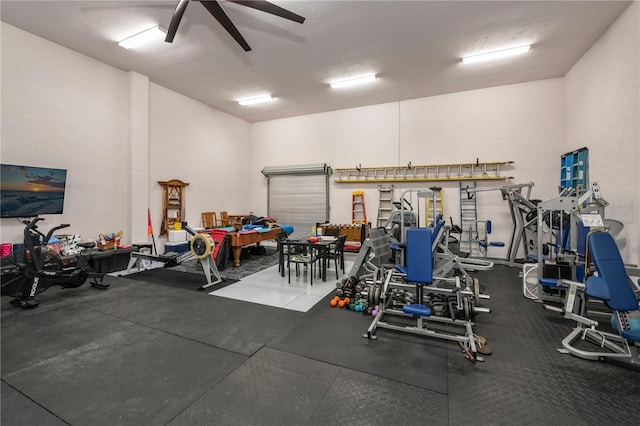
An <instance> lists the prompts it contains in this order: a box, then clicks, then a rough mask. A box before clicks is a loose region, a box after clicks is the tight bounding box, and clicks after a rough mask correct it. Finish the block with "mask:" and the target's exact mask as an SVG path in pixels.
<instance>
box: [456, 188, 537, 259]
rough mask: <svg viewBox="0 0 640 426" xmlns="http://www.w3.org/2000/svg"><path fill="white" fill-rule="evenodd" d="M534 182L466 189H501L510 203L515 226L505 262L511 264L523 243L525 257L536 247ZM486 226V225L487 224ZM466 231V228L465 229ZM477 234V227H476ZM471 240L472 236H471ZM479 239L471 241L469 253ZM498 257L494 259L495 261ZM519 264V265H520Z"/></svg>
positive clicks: (473, 191)
mask: <svg viewBox="0 0 640 426" xmlns="http://www.w3.org/2000/svg"><path fill="white" fill-rule="evenodd" d="M533 185H534V183H533V182H528V183H520V184H511V185H502V186H494V187H479V188H467V189H466V191H467V192H468V193H470V194H475V193H478V192H487V191H500V192H501V194H502V199H503V200H506V201H507V203H508V204H509V213H510V214H511V221H512V223H513V228H512V231H511V238H510V241H509V248H508V252H507V257H506V260H505V263H506V264H507V265H509V266H515V265H516V264H517V263H516V260H517V255H518V248H519V247H520V246H521V245H522V248H523V250H524V257H525V258H527V257H528V256H529V250H530V249H533V248H535V241H536V240H537V239H536V236H535V234H536V229H535V223H536V220H535V212H536V202H535V201H534V200H531V199H530V197H531V188H532V187H533ZM474 225H475V226H477V224H472V225H471V226H470V229H469V235H472V233H473V231H474V229H473V227H474ZM485 226H486V225H485ZM463 231H464V230H463ZM475 231H476V232H475V233H476V234H477V229H475ZM470 240H471V238H470ZM474 242H477V241H470V242H469V245H470V247H469V253H471V252H472V251H471V244H473V243H474ZM495 260H496V259H494V261H495ZM518 266H519V265H518Z"/></svg>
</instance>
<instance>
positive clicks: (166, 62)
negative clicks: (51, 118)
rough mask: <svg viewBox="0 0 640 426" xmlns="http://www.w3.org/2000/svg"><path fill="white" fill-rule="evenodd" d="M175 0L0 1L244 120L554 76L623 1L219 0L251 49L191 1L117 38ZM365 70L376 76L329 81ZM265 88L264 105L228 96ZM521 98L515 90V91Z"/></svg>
mask: <svg viewBox="0 0 640 426" xmlns="http://www.w3.org/2000/svg"><path fill="white" fill-rule="evenodd" d="M177 3H178V2H177V0H161V1H24V0H23V1H2V2H1V3H0V12H1V17H2V21H4V22H6V23H9V24H11V25H14V26H16V27H19V28H22V29H24V30H26V31H28V32H31V33H33V34H36V35H39V36H41V37H44V38H46V39H48V40H51V41H53V42H55V43H58V44H60V45H63V46H66V47H68V48H70V49H73V50H75V51H78V52H80V53H83V54H85V55H88V56H90V57H93V58H96V59H98V60H100V61H102V62H105V63H107V64H110V65H112V66H114V67H117V68H120V69H122V70H125V71H131V70H133V71H136V72H139V73H141V74H144V75H147V76H149V78H150V79H151V81H153V82H155V83H157V84H159V85H161V86H164V87H166V88H169V89H172V90H175V91H176V92H179V93H182V94H184V95H186V96H189V97H191V98H193V99H197V100H199V101H201V102H203V103H205V104H207V105H210V106H212V107H214V108H217V109H219V110H222V111H226V112H228V113H230V114H232V115H234V116H237V117H240V118H243V119H245V120H247V121H250V122H256V121H263V120H271V119H276V118H283V117H290V116H297V115H303V114H310V113H317V112H324V111H333V110H339V109H344V108H352V107H358V106H365V105H373V104H380V103H385V102H393V101H398V100H406V99H414V98H420V97H426V96H433V95H438V94H444V93H452V92H459V91H464V90H473V89H480V88H485V87H493V86H499V85H505V84H513V83H520V82H525V81H534V80H541V79H547V78H554V77H562V76H563V75H564V74H565V73H566V72H567V71H568V70H569V69H570V68H571V66H572V65H573V64H575V63H576V61H577V60H578V59H580V57H581V56H582V55H583V54H584V53H585V52H586V51H587V50H588V49H589V47H590V46H591V45H592V44H593V43H594V42H595V41H596V40H597V39H598V38H599V37H600V36H601V35H602V34H603V33H604V32H605V31H606V29H607V28H608V27H609V26H610V25H611V24H612V23H613V21H614V20H615V19H616V18H617V17H618V16H619V15H620V14H621V13H622V12H623V11H624V10H625V9H626V7H627V6H628V5H629V4H630V2H629V1H611V0H610V1H541V2H533V1H494V2H489V1H441V2H438V1H353V0H352V1H327V0H324V1H274V3H276V4H278V5H280V6H282V7H284V8H286V9H288V10H291V11H292V12H295V13H297V14H299V15H302V16H304V17H305V18H306V21H305V22H304V24H302V25H300V24H297V23H295V22H291V21H288V20H285V19H282V18H279V17H276V16H272V15H268V14H266V13H264V12H260V11H257V10H254V9H249V8H246V7H243V6H240V5H237V4H233V3H229V2H226V1H224V0H221V1H220V3H221V4H222V7H223V8H224V10H225V11H226V12H227V14H228V15H229V17H230V18H231V20H232V21H233V22H234V23H235V25H236V26H237V27H238V29H239V30H240V32H241V33H242V35H243V36H244V38H245V39H246V40H247V42H248V43H249V45H250V46H251V47H252V48H253V50H252V51H251V52H248V53H247V52H244V50H242V48H241V47H240V46H239V45H238V44H236V42H235V41H234V40H233V39H232V38H231V36H229V34H228V33H227V32H226V31H225V30H224V29H223V28H222V27H221V26H220V24H218V23H217V21H215V20H214V18H213V17H212V16H211V15H210V14H209V13H208V12H207V11H206V9H205V8H204V7H203V6H202V5H201V4H198V3H197V2H191V3H190V4H189V6H188V7H187V10H186V13H185V15H184V17H183V19H182V22H181V24H180V27H179V28H178V32H177V34H176V37H175V40H174V42H173V44H169V43H165V42H158V43H156V44H154V45H152V46H148V47H145V48H140V49H135V50H134V49H131V50H126V49H123V48H121V47H120V46H118V45H117V43H116V42H117V41H118V40H121V39H123V38H125V37H127V36H129V35H131V34H134V33H137V32H139V31H141V30H143V29H146V28H148V27H151V26H153V25H158V24H159V25H160V26H161V27H163V28H165V29H166V28H167V27H168V25H169V21H170V20H171V16H172V15H173V11H174V9H175V6H176V4H177ZM528 43H531V44H532V48H531V51H530V52H529V53H527V54H526V55H524V56H520V57H515V58H512V59H503V60H500V61H498V62H496V63H491V64H487V63H485V64H476V65H462V64H461V62H460V58H461V57H462V56H464V55H468V54H471V53H474V52H478V51H487V50H494V49H498V48H502V47H509V46H515V45H522V44H528ZM368 72H375V73H377V74H378V76H379V80H378V81H377V82H376V83H373V84H369V85H366V86H360V87H357V88H356V87H353V88H349V89H343V90H340V91H338V90H336V89H331V88H329V86H328V85H327V83H328V82H329V81H332V80H335V79H338V78H343V77H349V76H351V77H353V76H357V75H360V74H364V73H368ZM264 93H271V94H273V95H274V96H275V97H277V98H278V100H277V101H275V102H271V103H268V104H261V105H254V106H240V105H238V103H237V102H236V101H237V100H238V99H244V98H249V97H253V96H257V95H260V94H264ZM523 101H524V100H523Z"/></svg>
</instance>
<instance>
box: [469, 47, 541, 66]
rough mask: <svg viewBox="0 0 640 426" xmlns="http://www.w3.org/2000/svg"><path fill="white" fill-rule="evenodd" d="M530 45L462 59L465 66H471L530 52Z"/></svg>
mask: <svg viewBox="0 0 640 426" xmlns="http://www.w3.org/2000/svg"><path fill="white" fill-rule="evenodd" d="M530 47H531V46H530V45H526V46H518V47H512V48H509V49H502V50H494V51H493V52H487V53H481V54H479V55H471V56H466V57H464V58H462V63H463V64H471V63H474V62H481V61H491V60H494V59H499V58H504V57H507V56H513V55H519V54H521V53H526V52H528V51H529V48H530Z"/></svg>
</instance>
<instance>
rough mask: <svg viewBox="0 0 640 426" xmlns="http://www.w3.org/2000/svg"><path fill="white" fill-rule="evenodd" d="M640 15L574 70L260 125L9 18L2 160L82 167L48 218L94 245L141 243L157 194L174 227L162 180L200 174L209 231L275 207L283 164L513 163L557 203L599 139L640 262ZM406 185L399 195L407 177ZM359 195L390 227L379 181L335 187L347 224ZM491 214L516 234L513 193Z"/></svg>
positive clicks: (600, 167)
mask: <svg viewBox="0 0 640 426" xmlns="http://www.w3.org/2000/svg"><path fill="white" fill-rule="evenodd" d="M638 15H639V12H638V3H637V2H634V3H633V4H632V5H631V6H630V8H629V10H627V12H626V13H625V14H624V15H622V16H621V17H620V18H619V20H618V21H617V22H616V23H615V24H614V25H613V26H612V28H611V29H610V30H609V31H608V32H607V34H605V35H604V36H603V37H602V38H601V39H600V40H599V41H598V42H597V43H596V44H595V45H594V46H593V47H592V48H591V50H590V51H589V52H588V53H587V54H586V55H585V56H584V57H583V58H582V59H581V61H580V62H578V64H576V66H575V67H574V68H573V69H572V70H571V72H570V73H569V74H568V75H567V77H566V79H552V80H544V81H537V82H530V83H525V84H517V85H510V86H503V87H495V88H490V89H484V90H477V91H471V92H463V93H454V94H449V95H443V96H437V97H431V98H423V99H416V100H411V101H403V102H393V103H388V104H382V105H374V106H369V107H363V108H354V109H349V110H342V111H334V112H328V113H322V114H314V115H307V116H300V117H294V118H288V119H282V120H273V121H268V122H262V123H255V124H249V123H247V122H245V121H243V120H240V119H238V118H235V117H233V116H230V115H228V114H225V113H222V112H220V111H217V110H215V109H213V108H210V107H207V106H205V105H202V104H200V103H198V102H196V101H194V100H192V99H189V98H187V97H184V96H182V95H180V94H177V93H175V92H172V91H170V90H167V89H164V88H162V87H161V86H158V85H156V84H153V83H149V84H148V87H147V88H146V90H145V81H146V78H145V77H144V76H139V75H132V74H131V73H126V72H123V71H121V70H117V69H115V68H113V67H110V66H108V65H105V64H103V63H100V62H98V61H95V60H93V59H91V58H88V57H86V56H83V55H80V54H78V53H76V52H73V51H70V50H68V49H66V48H63V47H61V46H58V45H56V44H53V43H51V42H49V41H46V40H43V39H41V38H39V37H37V36H34V35H32V34H29V33H26V32H24V31H22V30H19V29H17V28H15V27H12V26H10V25H7V24H5V23H2V24H1V25H2V26H1V30H2V64H1V65H2V78H3V79H2V130H1V137H2V146H1V151H0V153H1V155H2V158H1V161H2V162H3V163H14V164H24V165H34V166H43V167H58V168H66V169H68V170H69V175H68V187H67V199H66V201H65V213H64V215H62V216H57V215H56V216H52V217H49V218H48V221H47V224H54V223H59V222H69V223H71V224H72V228H70V229H69V231H70V232H76V233H81V234H83V235H84V236H85V238H93V237H95V236H97V234H98V233H100V232H108V231H114V230H118V229H125V230H134V231H133V232H135V233H136V235H135V236H133V237H132V236H131V235H129V236H127V235H125V240H127V238H137V236H138V234H139V233H140V232H141V231H140V229H144V224H146V216H145V215H144V214H140V210H141V209H143V207H141V206H144V204H145V201H146V202H147V205H148V206H149V207H150V208H151V211H152V219H153V225H154V230H155V231H156V233H157V232H158V231H159V228H160V215H161V212H160V210H161V189H160V186H159V185H158V184H157V181H158V180H167V179H172V178H177V179H181V180H184V181H186V182H190V184H191V185H190V186H189V187H188V188H187V192H186V200H187V208H186V219H187V220H188V221H189V223H191V224H194V225H198V224H199V221H200V218H199V214H200V212H201V211H205V210H215V211H220V210H227V211H229V212H230V213H231V212H242V213H245V212H248V211H253V212H255V213H256V214H258V215H264V214H266V206H267V194H266V178H264V177H263V176H262V174H261V173H260V170H262V168H263V167H265V166H277V165H293V164H306V163H319V162H326V163H327V164H329V165H330V166H331V167H333V168H340V167H354V166H356V165H358V164H361V165H362V166H364V167H370V166H385V165H389V166H393V165H405V164H407V163H408V162H409V161H411V162H412V164H414V165H419V164H439V163H458V162H467V161H474V160H475V159H476V158H479V159H480V161H502V160H505V161H506V160H513V161H515V164H514V166H513V167H512V168H511V169H510V170H508V171H507V174H508V175H510V176H513V177H514V179H513V180H512V182H514V183H524V182H528V181H534V182H535V187H534V191H533V194H532V195H533V197H534V198H540V199H545V198H549V197H551V196H553V195H554V194H555V188H556V186H557V185H558V180H559V161H560V160H559V157H560V155H561V154H562V153H564V152H567V151H569V150H572V149H575V148H579V147H582V146H588V147H589V148H590V151H591V156H590V157H591V158H590V160H591V177H592V179H593V180H598V181H599V182H600V183H601V185H602V189H603V191H604V194H605V197H606V198H607V199H608V200H609V201H610V202H611V207H610V208H609V210H608V216H609V217H613V218H618V219H620V220H622V221H623V222H625V224H627V228H626V233H627V234H626V238H627V240H628V241H629V245H628V247H627V249H626V250H625V252H624V255H625V256H626V257H627V258H629V260H630V261H635V262H638V241H640V238H639V237H640V231H639V230H638V227H639V225H638V222H639V221H638V210H639V207H638V199H639V198H640V189H638V183H639V181H640V179H639V176H638V173H639V172H638V168H639V165H640V154H639V150H640V148H639V147H638V146H639V142H640V141H639V139H640V138H639V130H638V117H639V116H640V114H639V113H638V94H639V90H638V79H639V76H638V56H639V54H638V21H639V19H638ZM146 99H148V102H149V105H148V114H147V117H146V118H147V120H148V135H146V134H145V133H146V132H145V131H144V129H143V128H144V124H142V123H144V122H145V117H144V116H145V114H140V113H139V111H138V113H136V114H132V113H131V111H129V108H137V107H136V105H138V106H139V105H141V104H144V103H145V102H146ZM145 146H146V148H145ZM611 146H613V147H614V148H613V149H612V148H611ZM145 154H146V155H147V158H146V159H145V158H144V156H145ZM621 171H622V172H621ZM500 183H501V182H489V183H485V184H484V185H490V186H495V185H498V184H500ZM145 185H146V188H144V186H145ZM429 185H430V184H429ZM442 186H443V187H444V188H445V200H446V206H445V207H446V208H445V210H446V211H445V214H446V215H447V216H449V215H451V216H453V219H454V222H458V221H459V219H458V184H457V183H455V182H452V183H445V184H442ZM141 187H142V188H143V189H140V188H141ZM396 188H397V192H396V197H397V196H398V194H399V193H400V191H401V190H403V189H405V188H406V186H405V187H400V186H396ZM133 189H136V190H135V191H134V192H135V194H133V195H132V193H131V190H133ZM354 189H365V191H366V197H365V198H366V203H367V206H368V209H367V210H368V218H369V220H370V221H372V222H374V221H375V217H376V212H377V205H378V196H377V195H378V194H377V187H373V186H372V187H362V186H359V185H344V184H335V183H332V185H331V190H330V191H331V207H332V210H331V217H330V219H331V221H332V222H340V223H344V222H349V221H350V219H351V192H352V191H353V190H354ZM247 194H250V195H247ZM145 197H148V200H144V198H145ZM479 209H480V216H481V217H483V218H487V219H492V220H493V221H494V239H497V240H498V239H499V240H504V241H508V234H509V231H510V228H511V224H510V218H509V214H508V210H507V206H506V203H505V202H504V201H502V199H501V197H499V195H498V194H497V193H482V194H481V197H480V207H479ZM139 216H142V217H139ZM134 222H135V224H134ZM0 225H1V226H0V229H1V232H2V235H1V236H0V238H1V239H2V241H12V242H17V241H19V240H20V239H21V230H22V226H21V225H20V224H18V223H17V222H15V221H14V220H13V219H2V221H1V222H0ZM125 233H126V231H125ZM128 241H130V240H128ZM505 251H506V249H505ZM501 255H504V252H502V253H501V252H500V250H499V249H496V252H495V256H501Z"/></svg>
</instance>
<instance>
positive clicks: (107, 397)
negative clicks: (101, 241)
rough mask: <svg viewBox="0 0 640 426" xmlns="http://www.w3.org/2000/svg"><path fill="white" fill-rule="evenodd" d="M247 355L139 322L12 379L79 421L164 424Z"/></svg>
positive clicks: (33, 396)
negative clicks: (165, 331) (140, 324)
mask: <svg viewBox="0 0 640 426" xmlns="http://www.w3.org/2000/svg"><path fill="white" fill-rule="evenodd" d="M246 359H247V358H246V357H245V356H242V355H239V354H235V353H232V352H229V351H225V350H222V349H218V348H214V347H212V346H209V345H204V344H201V343H198V342H194V341H192V340H188V339H183V338H181V337H178V336H174V335H170V334H167V333H162V332H160V331H157V330H152V329H150V328H147V327H142V326H137V325H136V326H133V327H130V328H128V329H126V330H123V331H120V332H117V333H114V334H112V335H110V336H108V337H105V338H103V339H100V340H97V341H94V342H92V343H90V344H87V345H83V346H79V347H77V348H76V349H73V350H71V351H68V352H65V353H63V354H60V355H58V356H56V357H52V358H48V359H45V360H43V361H42V362H40V363H38V364H35V365H32V366H31V367H28V368H25V369H22V370H20V371H17V372H15V373H13V374H10V375H8V376H6V377H5V378H4V380H5V381H6V382H7V383H9V384H10V385H12V386H14V387H16V388H17V389H20V391H21V392H23V393H24V394H25V395H26V396H27V397H29V398H31V399H33V400H36V401H38V403H39V404H41V405H42V406H44V407H47V409H48V410H50V411H52V412H54V413H56V415H57V416H59V417H60V418H61V419H63V420H64V421H66V422H68V423H69V424H72V425H93V426H97V425H109V426H111V425H115V424H118V425H136V426H139V425H160V424H165V423H167V422H168V421H169V420H171V419H172V418H174V417H175V416H176V415H178V414H179V413H180V412H181V411H183V410H184V409H185V408H187V407H188V406H189V405H190V404H191V403H193V401H195V400H196V399H197V398H198V397H199V396H200V395H202V394H204V393H205V392H207V391H208V390H209V389H211V387H213V386H214V385H215V384H216V383H217V382H218V381H219V380H221V379H222V378H224V377H226V376H227V375H228V374H229V373H230V372H231V371H233V370H234V369H236V368H237V367H238V366H239V365H240V364H242V363H243V362H244V361H245V360H246Z"/></svg>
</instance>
